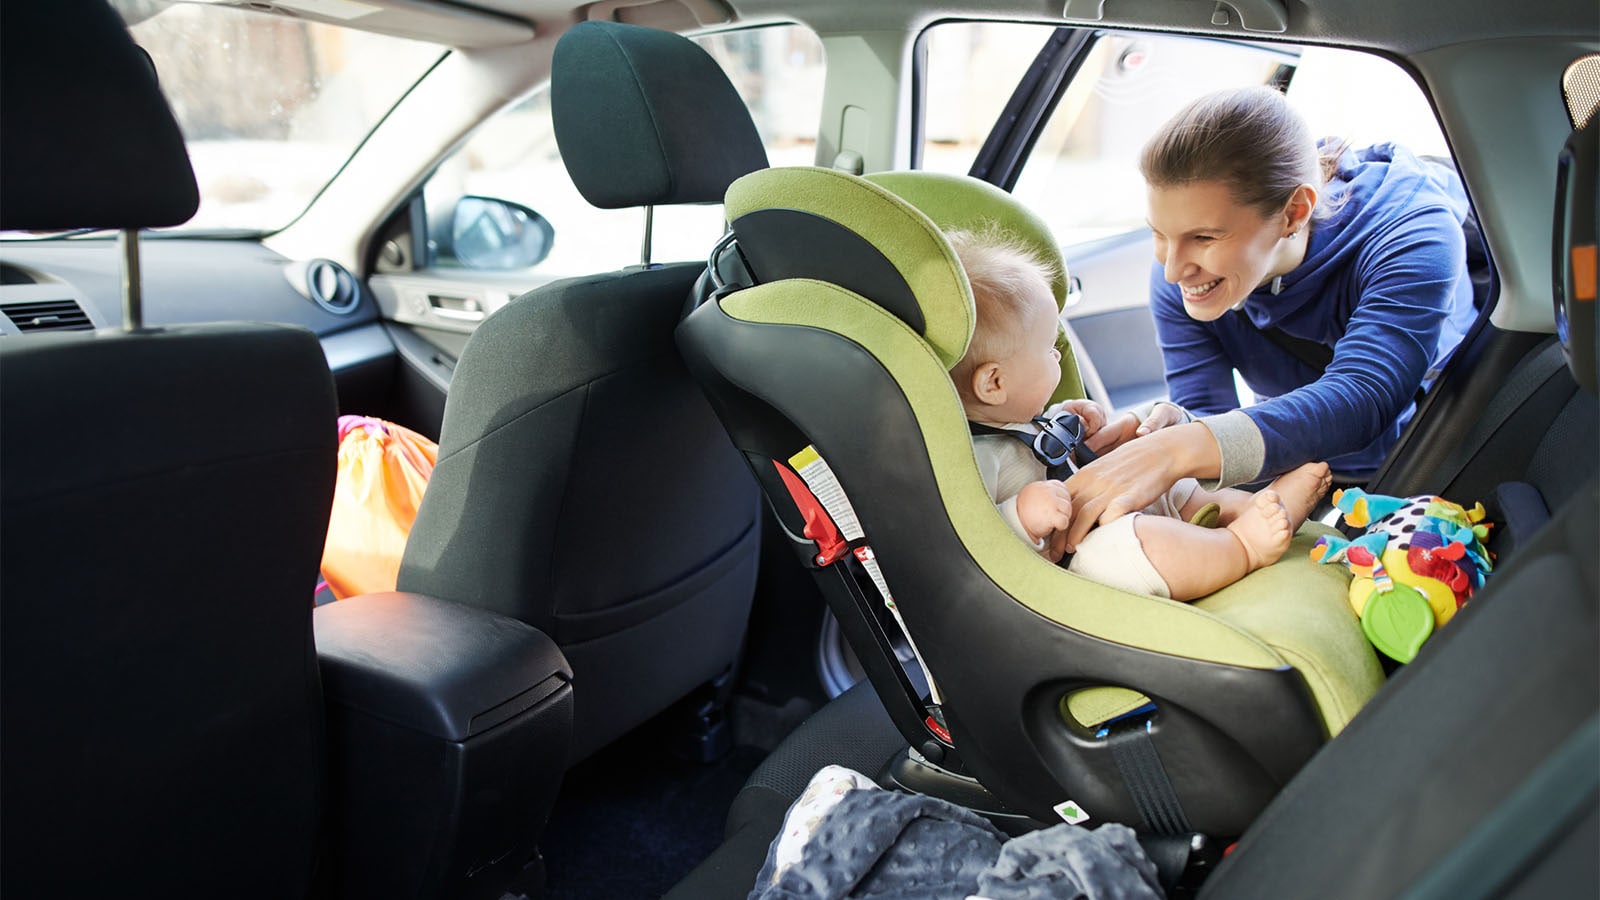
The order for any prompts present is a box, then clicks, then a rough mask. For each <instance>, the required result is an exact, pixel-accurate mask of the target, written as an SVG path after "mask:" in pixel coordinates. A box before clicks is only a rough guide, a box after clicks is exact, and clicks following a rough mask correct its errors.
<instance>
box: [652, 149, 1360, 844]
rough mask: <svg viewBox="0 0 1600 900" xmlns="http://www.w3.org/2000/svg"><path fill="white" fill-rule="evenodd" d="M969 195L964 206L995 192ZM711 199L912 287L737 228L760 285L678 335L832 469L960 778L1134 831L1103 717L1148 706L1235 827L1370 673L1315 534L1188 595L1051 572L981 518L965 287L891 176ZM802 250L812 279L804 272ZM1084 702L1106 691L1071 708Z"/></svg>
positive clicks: (739, 395)
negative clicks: (818, 225) (1227, 581)
mask: <svg viewBox="0 0 1600 900" xmlns="http://www.w3.org/2000/svg"><path fill="white" fill-rule="evenodd" d="M907 174H909V173H904V174H902V175H901V176H900V177H905V175H907ZM961 181H963V182H967V183H973V184H975V182H971V180H970V179H965V180H961ZM952 187H953V186H952V185H942V186H941V188H942V189H945V190H948V189H951V188H952ZM901 189H906V188H904V187H901ZM985 189H987V190H985ZM985 189H978V188H974V189H973V190H974V191H976V192H977V193H975V194H974V196H975V197H979V198H981V199H979V200H976V201H974V202H978V203H980V204H988V203H992V202H1000V201H997V200H995V199H994V197H993V194H999V196H1000V197H1005V196H1006V195H1004V194H1003V193H1002V192H998V191H994V190H993V189H992V188H988V186H985ZM990 192H992V193H990ZM1005 202H1010V201H1009V198H1007V200H1006V201H1005ZM957 205H958V206H962V205H968V204H957ZM727 209H728V214H729V217H730V219H731V220H732V229H733V231H734V233H735V234H736V235H739V234H740V233H741V221H742V219H743V217H745V216H747V215H759V214H761V211H763V210H768V209H778V210H789V211H794V210H800V211H804V212H806V213H807V214H815V215H817V216H820V217H822V218H824V219H830V220H832V221H834V222H836V223H840V224H841V225H843V226H845V228H846V229H847V230H849V231H851V232H853V233H854V234H855V235H856V236H858V237H865V238H866V239H867V240H868V241H869V242H870V243H872V244H873V245H874V246H875V247H877V248H878V250H880V251H881V252H882V254H883V256H884V258H885V259H886V260H888V261H889V264H890V265H891V266H893V267H895V269H896V271H898V272H899V273H900V274H901V275H902V276H903V277H904V282H903V285H904V287H905V290H904V291H903V295H904V296H906V297H911V298H914V302H915V303H916V309H915V312H917V313H919V314H920V317H921V320H920V321H916V320H915V317H912V316H906V315H903V314H901V315H897V314H896V313H898V312H900V310H901V309H902V308H903V307H904V303H905V301H904V300H903V299H895V300H891V301H888V302H883V301H879V298H878V297H872V298H870V299H868V298H865V297H863V296H862V295H861V294H860V293H857V292H856V291H855V290H852V289H851V288H850V287H849V286H850V285H857V284H860V283H862V282H861V279H860V277H859V273H857V272H854V271H844V272H838V271H826V267H827V264H828V261H829V260H830V259H831V258H833V255H832V254H828V253H815V252H813V253H811V254H810V255H809V256H808V257H807V258H806V260H804V261H803V262H802V263H801V265H800V266H799V267H798V268H795V269H791V270H788V271H784V272H783V273H782V274H784V275H786V276H788V277H782V278H780V279H779V280H767V275H766V274H765V272H764V271H763V269H762V266H763V265H764V262H763V257H764V256H766V255H769V254H770V253H772V252H773V251H772V248H762V247H754V246H746V245H745V244H744V243H743V241H742V240H741V242H740V248H739V249H740V251H741V252H742V253H744V255H745V257H746V258H747V259H748V260H749V261H750V264H751V267H752V272H753V274H754V275H755V278H756V280H757V281H758V282H760V283H758V284H756V285H755V286H753V287H749V288H746V289H744V290H739V291H735V292H731V293H724V294H722V295H721V296H719V297H718V298H717V302H711V303H706V304H705V305H703V306H701V307H700V308H699V309H697V310H696V311H695V312H694V313H693V314H691V315H690V316H689V317H688V318H687V319H686V320H685V322H684V325H683V326H681V327H680V329H679V339H680V342H681V343H683V345H684V347H685V354H686V356H687V357H688V358H689V359H690V360H691V364H692V366H693V367H694V369H695V371H696V373H697V375H699V376H700V377H701V379H702V381H703V383H705V384H706V386H707V389H708V391H710V393H711V394H712V396H713V397H714V402H715V403H716V404H717V406H718V409H719V412H720V413H721V414H722V416H723V421H724V423H725V425H727V427H728V428H729V431H730V433H731V434H732V436H733V438H734V442H735V444H736V445H737V446H739V447H740V449H741V450H744V451H745V453H746V454H747V455H748V456H749V457H750V458H751V459H752V460H753V465H754V466H755V467H756V469H757V471H758V472H759V471H760V470H761V468H762V467H767V468H770V467H771V466H772V464H773V462H774V461H780V462H781V461H787V460H789V459H790V458H791V456H793V455H795V454H797V453H798V452H799V451H801V450H802V449H804V448H805V447H806V446H808V445H813V446H814V447H815V449H816V451H817V452H819V453H820V454H821V456H822V457H823V458H824V459H825V460H827V461H828V462H829V464H830V465H831V466H832V467H833V469H834V471H835V473H836V474H837V475H838V478H839V481H840V483H841V484H842V486H843V488H844V491H845V493H846V494H848V495H849V497H850V499H851V502H852V503H853V505H854V507H855V511H856V514H857V515H858V516H859V518H860V521H861V525H862V528H863V530H864V531H865V532H866V535H867V538H866V539H867V540H868V541H869V542H870V543H871V546H872V550H873V552H874V554H875V555H876V557H877V560H878V561H879V563H880V564H881V565H882V567H883V574H884V576H885V578H886V579H887V581H888V584H889V586H890V588H891V590H892V592H893V595H894V598H895V601H896V603H897V605H898V606H899V608H900V609H901V610H902V611H903V613H904V615H905V619H906V623H907V627H908V629H909V632H910V636H911V639H912V641H913V643H914V644H915V645H916V646H917V647H918V648H919V649H920V651H921V654H922V656H923V658H924V659H925V660H926V662H927V665H928V668H929V669H930V671H931V674H932V676H933V678H934V680H935V681H936V682H937V684H938V685H939V686H940V687H941V688H942V689H943V692H944V702H943V714H944V715H945V716H946V718H947V721H948V726H949V731H950V733H951V734H952V735H953V736H954V748H953V750H954V751H955V752H956V753H958V754H959V758H960V759H961V760H962V761H963V762H964V763H965V765H966V766H967V768H968V769H969V771H970V772H971V773H972V774H973V775H975V776H976V777H977V779H978V780H979V781H980V782H982V784H983V785H984V786H985V787H986V788H988V789H989V790H990V791H992V792H993V793H994V794H995V795H997V796H998V797H999V798H1000V799H1001V800H1002V801H1004V803H1006V804H1008V805H1010V806H1011V807H1012V808H1014V809H1017V810H1021V811H1024V812H1026V813H1027V814H1029V815H1031V816H1033V817H1034V818H1035V819H1037V820H1039V821H1050V820H1052V819H1053V818H1055V816H1056V813H1055V811H1054V808H1055V806H1056V805H1057V804H1058V803H1061V802H1062V801H1072V802H1073V803H1075V804H1077V805H1078V806H1079V807H1080V808H1082V809H1084V810H1086V811H1088V812H1089V813H1090V814H1091V815H1093V816H1095V817H1096V818H1104V819H1108V820H1113V821H1125V822H1139V821H1140V820H1141V818H1142V817H1143V816H1144V814H1145V812H1147V810H1144V809H1142V808H1141V807H1139V805H1138V801H1137V800H1136V799H1135V798H1134V797H1133V796H1131V794H1130V792H1129V790H1128V788H1127V787H1126V786H1125V784H1124V780H1123V776H1122V775H1121V774H1120V773H1119V771H1118V768H1117V765H1116V763H1115V761H1114V759H1113V758H1112V753H1111V751H1110V748H1109V747H1108V746H1107V742H1106V741H1105V740H1104V735H1101V734H1099V733H1098V732H1099V731H1100V725H1101V723H1103V722H1104V721H1105V720H1108V719H1111V718H1113V717H1114V716H1115V715H1116V714H1117V713H1119V712H1125V711H1126V709H1125V708H1123V707H1121V706H1120V704H1122V703H1123V702H1124V701H1123V699H1122V698H1123V697H1125V696H1128V695H1130V694H1131V695H1133V696H1134V698H1135V700H1134V702H1133V705H1134V706H1137V705H1139V704H1140V703H1142V702H1143V700H1144V698H1150V699H1153V700H1154V701H1155V702H1156V704H1157V707H1158V712H1157V713H1156V714H1155V715H1154V716H1153V717H1150V718H1148V722H1149V724H1148V729H1147V731H1148V734H1150V735H1151V737H1152V740H1153V741H1154V744H1155V745H1156V747H1158V748H1159V749H1158V752H1159V755H1160V758H1161V759H1162V760H1163V761H1164V762H1165V763H1166V771H1167V774H1168V775H1169V776H1170V777H1171V780H1172V782H1173V784H1174V786H1175V788H1176V793H1177V796H1178V797H1180V798H1181V800H1180V803H1181V807H1182V811H1183V812H1184V813H1185V814H1187V817H1188V820H1189V821H1190V822H1191V823H1192V824H1193V825H1194V827H1196V828H1198V829H1201V830H1204V831H1207V832H1210V833H1215V834H1236V833H1238V832H1239V831H1242V830H1243V828H1244V826H1245V825H1246V824H1248V822H1249V820H1250V819H1251V818H1253V816H1254V815H1255V813H1257V812H1258V811H1259V810H1260V808H1261V807H1262V806H1264V805H1265V803H1266V802H1267V801H1268V800H1269V799H1270V798H1271V796H1272V795H1273V794H1274V793H1276V791H1277V790H1278V789H1279V788H1280V787H1281V786H1282V785H1283V784H1284V783H1286V782H1287V781H1288V779H1289V778H1290V777H1291V776H1292V775H1293V773H1294V772H1295V771H1296V770H1297V769H1298V767H1299V766H1300V765H1302V764H1303V763H1304V762H1305V760H1306V759H1308V758H1310V756H1311V755H1312V754H1314V753H1315V752H1316V750H1317V748H1319V747H1320V746H1321V745H1322V743H1323V742H1324V741H1325V740H1326V737H1327V736H1328V735H1329V734H1331V733H1336V732H1337V731H1338V729H1339V728H1340V727H1342V726H1343V724H1344V723H1345V722H1347V721H1348V720H1349V718H1350V717H1351V716H1353V715H1354V714H1355V712H1356V710H1357V709H1358V708H1359V706H1360V705H1361V702H1362V701H1363V700H1364V699H1365V698H1366V697H1367V696H1368V695H1370V693H1371V692H1372V690H1375V689H1376V687H1377V685H1378V684H1379V683H1380V682H1381V673H1380V671H1379V669H1378V666H1377V663H1376V661H1375V659H1374V658H1373V656H1372V651H1371V648H1370V646H1369V645H1367V643H1366V642H1365V640H1364V639H1363V638H1362V637H1361V636H1360V634H1359V629H1358V628H1357V627H1356V626H1355V621H1354V617H1353V615H1352V614H1351V613H1350V611H1349V609H1348V606H1347V604H1346V603H1345V599H1344V585H1345V581H1344V578H1343V576H1342V575H1341V574H1339V573H1337V572H1333V571H1330V570H1329V569H1328V568H1326V567H1322V568H1318V567H1316V566H1315V565H1314V564H1312V563H1310V561H1309V559H1308V558H1307V556H1306V552H1307V551H1306V546H1308V544H1309V541H1310V540H1312V539H1314V534H1313V533H1312V532H1314V531H1315V528H1314V527H1313V528H1308V530H1307V531H1306V532H1305V533H1304V534H1303V535H1302V536H1301V537H1300V538H1299V539H1297V540H1298V541H1299V542H1300V543H1297V544H1296V545H1295V546H1294V547H1292V548H1291V549H1290V551H1289V552H1288V554H1286V556H1285V561H1284V562H1283V563H1280V564H1279V565H1278V566H1273V567H1269V569H1268V570H1264V571H1263V572H1261V573H1257V574H1256V575H1253V576H1251V578H1249V579H1246V580H1245V582H1241V583H1240V584H1239V585H1235V586H1233V587H1231V588H1229V589H1226V590H1224V591H1222V592H1219V593H1218V594H1217V595H1216V596H1215V597H1213V598H1210V599H1208V600H1206V601H1203V602H1201V603H1197V604H1193V605H1183V604H1176V603H1172V602H1170V601H1163V600H1157V599H1156V598H1149V597H1141V596H1138V595H1133V594H1127V593H1124V592H1121V591H1117V590H1115V589H1111V588H1106V587H1104V586H1101V585H1096V584H1093V583H1090V582H1086V581H1083V580H1082V579H1078V578H1076V577H1075V576H1072V575H1070V574H1069V573H1066V572H1064V571H1063V570H1061V569H1059V568H1057V567H1055V566H1051V565H1050V564H1048V563H1046V562H1044V561H1043V560H1041V559H1040V558H1039V557H1038V556H1036V555H1035V554H1033V553H1032V552H1031V551H1030V550H1029V548H1027V547H1026V546H1025V545H1023V544H1022V542H1020V541H1018V540H1016V538H1015V536H1014V535H1013V534H1012V533H1011V532H1010V531H1009V529H1007V528H1006V527H1005V526H1004V524H1003V522H1001V521H1000V519H999V517H998V516H997V515H995V514H994V511H993V504H992V502H991V501H990V500H989V499H988V497H987V494H986V493H985V492H984V490H983V487H982V484H981V481H980V480H979V478H978V475H977V470H976V466H975V464H974V462H973V457H972V448H971V443H970V440H969V439H968V437H967V431H966V427H965V422H964V418H963V416H962V413H961V408H960V404H959V402H958V401H957V398H956V395H955V391H954V388H953V386H952V385H951V383H950V380H949V378H948V376H947V374H946V369H948V367H949V366H950V365H952V364H953V363H954V362H955V361H956V360H957V359H959V357H960V355H961V353H962V352H963V350H964V349H965V345H966V341H967V339H968V337H969V335H970V330H971V324H970V323H971V296H970V293H969V292H968V291H967V288H966V285H965V279H964V277H963V276H962V274H961V272H960V268H959V265H958V264H956V263H955V262H954V259H953V256H952V255H951V253H950V250H949V247H948V245H947V244H946V243H945V242H944V240H943V237H942V235H941V233H940V231H939V228H940V224H941V223H936V222H934V221H933V220H931V219H929V218H928V217H927V216H925V215H923V214H922V213H921V212H919V211H918V210H917V209H915V208H914V207H912V206H911V205H910V204H907V203H906V202H905V201H904V200H903V199H901V198H900V197H899V196H898V195H897V194H895V193H894V191H893V190H891V189H889V188H886V187H883V186H880V185H877V184H874V183H872V182H871V181H870V180H867V179H862V178H858V177H855V176H850V175H846V174H844V173H839V172H834V171H831V170H826V169H791V170H769V171H767V172H758V173H755V174H753V175H750V176H747V177H746V178H743V179H741V180H740V181H739V182H736V183H735V184H734V185H733V187H732V188H730V191H729V195H728V200H727ZM992 209H993V210H994V211H995V213H996V214H1002V213H1001V210H1002V209H1003V207H999V206H996V207H992ZM777 252H781V248H779V249H778V251H777ZM791 262H792V260H791ZM808 264H809V265H812V266H813V267H814V268H813V271H816V272H818V274H817V275H816V276H815V277H804V276H803V274H802V272H801V271H800V269H802V268H803V267H804V265H808ZM816 267H820V268H816ZM885 279H886V280H892V278H891V277H889V276H885ZM889 309H894V310H896V313H891V312H889V311H888V310H889ZM770 494H771V491H769V496H770ZM775 502H777V501H775ZM1266 635H1272V637H1270V638H1269V637H1266ZM857 652H858V654H861V653H866V652H870V648H860V647H858V648H857ZM1000 660H1003V661H1004V663H1003V664H1000V663H999V662H997V661H1000ZM879 690H880V692H882V691H884V690H885V688H884V686H883V685H879ZM1107 695H1111V696H1110V697H1109V698H1108V697H1107ZM1085 696H1090V697H1092V698H1093V699H1094V700H1095V701H1099V702H1096V703H1088V702H1085V703H1083V704H1081V705H1080V704H1079V703H1078V701H1079V700H1080V699H1083V697H1085ZM1108 707H1110V711H1109V712H1108V711H1107V708H1108ZM1094 711H1098V717H1092V716H1091V715H1090V714H1089V713H1090V712H1094ZM912 743H913V745H915V746H919V747H922V746H925V745H924V743H923V741H921V740H920V739H918V738H916V737H913V739H912ZM928 749H936V748H931V747H930V748H928Z"/></svg>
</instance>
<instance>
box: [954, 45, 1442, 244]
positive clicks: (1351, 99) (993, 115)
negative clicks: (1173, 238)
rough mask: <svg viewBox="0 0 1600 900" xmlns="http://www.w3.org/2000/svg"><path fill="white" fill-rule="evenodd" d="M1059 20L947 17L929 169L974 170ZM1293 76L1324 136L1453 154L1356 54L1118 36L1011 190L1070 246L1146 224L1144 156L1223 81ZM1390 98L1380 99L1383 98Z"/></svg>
mask: <svg viewBox="0 0 1600 900" xmlns="http://www.w3.org/2000/svg"><path fill="white" fill-rule="evenodd" d="M1054 31H1055V26H1050V25H1029V24H1018V23H976V22H950V23H942V24H939V25H935V26H933V27H932V28H930V29H929V31H928V33H927V35H926V36H925V41H926V46H927V66H926V73H927V76H926V84H927V98H928V99H927V102H926V104H925V105H926V110H927V111H926V115H925V119H924V122H925V127H924V130H923V134H924V143H923V148H922V160H923V163H922V164H923V167H924V168H928V169H933V170H935V171H946V172H960V173H965V172H967V171H968V170H969V169H970V167H971V165H972V162H973V160H974V158H975V157H976V156H977V153H978V150H979V149H980V148H981V147H982V145H983V142H984V140H985V138H986V137H987V136H988V133H989V130H990V128H991V126H993V124H994V123H995V121H996V119H997V118H998V117H999V116H1000V114H1001V112H1002V110H1003V109H1004V108H1005V105H1006V102H1007V100H1008V99H1009V98H1010V96H1011V93H1012V90H1013V88H1014V87H1015V86H1016V84H1017V82H1018V80H1019V79H1020V78H1021V76H1022V73H1023V72H1024V71H1025V70H1026V69H1027V67H1028V64H1029V63H1030V62H1031V61H1032V60H1033V58H1034V56H1035V55H1036V54H1037V52H1038V50H1039V48H1040V47H1042V46H1043V45H1044V43H1045V41H1046V40H1047V39H1048V38H1049V37H1050V35H1051V34H1052V33H1053V32H1054ZM1285 82H1287V90H1286V91H1285V93H1286V95H1287V96H1288V98H1289V101H1290V103H1291V104H1292V105H1294V106H1295V107H1296V108H1297V109H1298V110H1299V111H1300V112H1301V113H1302V114H1303V115H1304V116H1305V117H1306V120H1307V122H1308V123H1309V124H1310V125H1311V128H1312V130H1313V132H1314V133H1316V134H1318V135H1336V136H1339V137H1341V138H1344V139H1346V140H1348V141H1350V142H1352V143H1353V144H1356V145H1357V146H1359V145H1362V144H1365V143H1372V142H1377V141H1396V142H1399V143H1403V144H1406V145H1407V146H1409V147H1411V148H1412V149H1413V150H1414V151H1416V152H1418V153H1422V154H1435V155H1448V153H1449V150H1448V147H1447V146H1446V144H1445V141H1444V138H1443V136H1442V135H1441V133H1440V130H1439V126H1438V121H1437V119H1436V117H1435V116H1434V115H1433V112H1432V110H1431V108H1430V107H1429V106H1428V103H1427V100H1426V98H1425V97H1424V96H1423V94H1422V91H1421V89H1420V88H1419V87H1418V86H1417V84H1416V83H1415V82H1414V81H1413V80H1412V79H1411V78H1410V77H1409V76H1408V75H1407V74H1406V73H1405V72H1404V71H1403V70H1401V69H1400V68H1399V67H1398V66H1396V65H1394V64H1393V63H1391V62H1389V61H1387V60H1385V59H1382V58H1380V57H1376V56H1373V55H1370V54H1365V53H1359V52H1356V51H1348V50H1338V49H1327V48H1306V49H1302V48H1299V47H1295V46H1291V45H1266V44H1251V43H1246V42H1239V41H1224V40H1206V39H1199V38H1187V37H1178V36H1173V35H1161V34H1131V33H1115V32H1107V33H1102V34H1100V35H1099V36H1098V37H1097V39H1096V40H1095V41H1094V43H1093V45H1092V46H1091V48H1090V50H1089V52H1088V55H1087V57H1086V58H1085V59H1084V62H1083V65H1082V66H1081V67H1080V68H1079V70H1078V71H1077V72H1076V73H1075V74H1074V75H1073V76H1072V80H1071V81H1070V82H1069V83H1068V85H1067V87H1066V89H1065V91H1064V92H1063V93H1062V95H1061V97H1060V99H1059V100H1058V101H1057V103H1056V104H1055V107H1054V109H1053V111H1052V112H1051V113H1050V116H1049V118H1048V120H1047V121H1046V122H1045V123H1044V124H1043V127H1042V129H1041V130H1040V132H1039V135H1038V139H1037V143H1036V144H1035V145H1034V147H1033V150H1032V153H1031V154H1030V155H1029V156H1028V158H1027V161H1026V162H1025V163H1024V165H1023V167H1022V169H1021V171H1020V173H1019V174H1018V176H1017V180H1016V185H1015V187H1014V188H1013V193H1015V194H1016V196H1018V197H1019V198H1021V199H1022V200H1023V201H1024V202H1026V203H1027V204H1028V205H1029V206H1030V207H1031V208H1032V209H1034V210H1035V211H1036V212H1038V213H1039V214H1040V215H1041V216H1043V217H1044V218H1045V220H1046V221H1047V222H1048V223H1049V224H1050V226H1051V228H1052V230H1053V231H1054V232H1055V234H1056V237H1057V239H1058V240H1059V241H1061V243H1062V244H1063V245H1071V244H1075V243H1080V242H1084V241H1089V240H1094V239H1097V238H1103V237H1108V236H1112V235H1116V234H1121V233H1125V232H1128V231H1132V230H1135V229H1139V228H1143V227H1144V215H1145V202H1144V182H1143V179H1142V178H1141V177H1140V175H1139V170H1138V156H1139V151H1140V149H1141V148H1142V147H1143V145H1144V143H1145V141H1146V140H1148V139H1149V137H1150V136H1151V134H1153V133H1154V131H1155V129H1156V128H1157V127H1159V126H1160V125H1161V123H1162V122H1164V121H1165V120H1166V119H1167V118H1169V117H1170V116H1171V115H1172V114H1173V113H1175V112H1177V110H1178V109H1179V108H1180V107H1181V106H1183V105H1184V104H1185V103H1187V102H1189V101H1190V100H1192V99H1193V98H1195V97H1198V96H1200V95H1201V94H1204V93H1207V92H1210V91H1213V90H1218V89H1222V88H1226V87H1232V86H1238V85H1246V84H1268V83H1276V84H1279V85H1282V84H1283V83H1285ZM1378 96H1381V97H1383V98H1384V102H1383V103H1382V104H1375V103H1373V102H1372V98H1373V97H1378Z"/></svg>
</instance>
